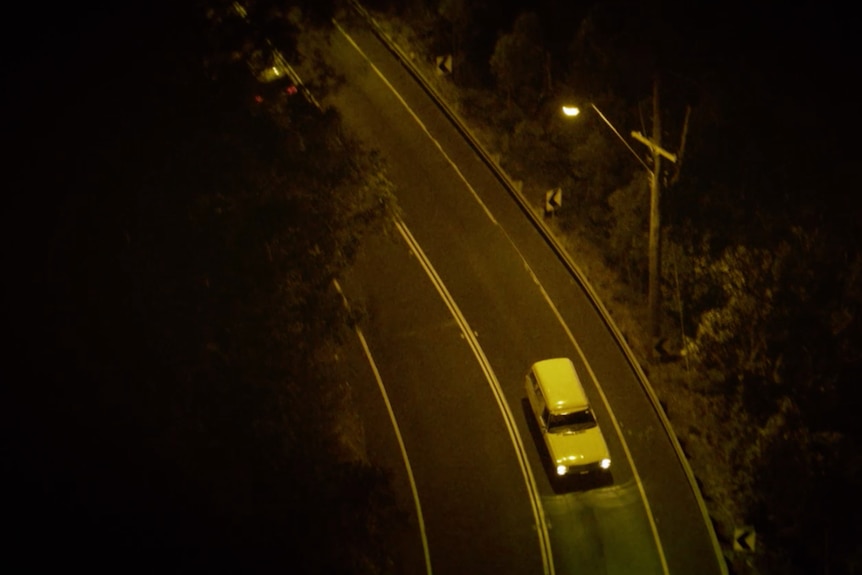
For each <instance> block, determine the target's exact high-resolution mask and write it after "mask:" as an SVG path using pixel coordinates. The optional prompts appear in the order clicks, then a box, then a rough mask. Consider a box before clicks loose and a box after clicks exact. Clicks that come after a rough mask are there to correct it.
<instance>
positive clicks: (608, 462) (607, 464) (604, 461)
mask: <svg viewBox="0 0 862 575" xmlns="http://www.w3.org/2000/svg"><path fill="white" fill-rule="evenodd" d="M600 465H601V466H602V469H607V468H609V467H610V466H611V460H610V459H608V458H607V457H605V458H604V459H602V462H601V464H600Z"/></svg>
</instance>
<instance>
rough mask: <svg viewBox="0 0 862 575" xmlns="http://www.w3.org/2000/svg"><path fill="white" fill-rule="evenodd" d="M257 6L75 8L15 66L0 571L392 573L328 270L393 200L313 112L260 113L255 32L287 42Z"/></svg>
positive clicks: (383, 505) (382, 480) (334, 122)
mask: <svg viewBox="0 0 862 575" xmlns="http://www.w3.org/2000/svg"><path fill="white" fill-rule="evenodd" d="M273 4H274V3H269V4H268V5H265V4H264V3H260V4H259V5H258V6H256V7H252V6H250V7H249V8H250V9H249V17H248V19H247V20H240V19H238V18H237V17H236V15H235V14H233V13H231V12H230V5H231V4H230V3H227V2H225V3H222V4H219V3H213V4H211V5H210V6H202V5H198V6H194V5H182V6H180V5H176V6H174V5H170V6H167V5H158V3H156V5H152V6H149V7H148V8H146V9H142V10H141V11H139V12H138V13H135V14H131V13H130V12H125V13H122V14H121V13H117V12H112V11H109V12H104V13H102V12H97V11H91V12H88V13H87V14H86V16H87V18H80V17H79V18H76V19H73V20H72V21H73V22H74V23H75V26H71V27H68V28H64V27H61V26H59V25H57V26H56V27H55V28H54V29H53V30H52V32H61V35H60V37H54V38H53V41H54V42H56V43H57V45H58V46H57V48H58V49H59V48H60V47H62V48H63V49H64V52H63V55H64V58H65V61H64V62H55V70H56V73H55V74H54V75H53V76H52V77H44V76H40V75H39V73H38V72H35V71H33V70H36V69H37V68H39V65H44V64H46V62H44V61H41V60H39V59H38V58H35V59H34V61H33V66H34V68H33V70H31V73H30V74H25V75H23V76H22V79H21V82H29V89H28V90H26V93H27V97H26V98H23V97H22V98H21V99H20V100H16V104H17V105H18V106H19V108H18V110H19V111H21V112H22V113H21V114H19V115H18V119H17V120H16V122H15V125H14V126H13V127H14V130H12V131H11V132H10V133H12V134H14V136H15V138H17V141H16V142H15V143H14V149H15V150H17V152H16V154H15V158H16V160H17V162H16V165H14V166H10V171H9V172H8V174H9V177H10V180H11V182H12V186H11V187H12V189H13V190H14V194H15V195H14V198H13V199H12V203H13V205H14V207H15V210H14V212H15V218H16V220H17V221H16V222H14V225H13V222H8V223H9V226H7V228H6V230H7V232H11V231H13V230H14V232H15V234H18V235H17V236H16V235H14V234H10V235H9V236H8V237H4V244H5V245H4V254H6V255H7V257H6V258H5V261H6V262H7V265H9V266H10V269H11V270H12V272H11V273H10V275H8V276H7V277H8V278H9V279H10V281H14V283H15V284H16V285H15V286H14V288H15V289H13V290H12V293H13V294H14V299H12V298H11V297H10V300H9V301H10V302H12V301H14V302H15V304H14V307H15V308H17V309H15V310H14V313H7V315H8V316H9V319H10V320H11V321H9V322H8V326H9V329H11V330H12V332H13V333H14V334H15V335H14V337H15V339H16V342H15V346H14V354H13V355H14V356H15V357H14V359H15V360H16V361H14V362H13V364H12V365H13V366H14V367H11V368H10V371H9V372H7V373H6V375H4V388H5V389H4V397H3V402H2V407H3V413H2V418H3V422H4V431H6V433H4V444H3V446H4V449H3V458H2V459H3V465H4V476H5V479H7V481H8V483H7V488H6V490H4V491H5V493H4V501H5V503H4V523H5V524H6V527H7V528H6V529H4V532H5V533H6V534H7V540H6V545H4V549H6V551H4V557H3V559H2V560H0V561H2V564H3V565H4V566H5V567H6V570H7V571H10V572H11V571H24V572H35V571H48V570H53V569H54V568H56V567H57V566H60V565H63V566H64V567H72V568H83V569H85V570H87V571H89V572H154V571H159V572H188V571H192V572H209V573H216V572H251V573H255V572H301V573H327V574H330V573H348V572H349V573H377V572H381V571H385V570H388V569H389V568H390V567H391V565H390V559H389V553H390V550H389V549H388V548H387V541H388V536H389V533H391V530H392V529H394V528H398V526H399V525H400V523H399V522H400V515H399V512H398V511H397V510H396V509H395V507H394V503H393V501H392V497H391V494H390V491H389V483H388V478H387V477H386V475H385V474H384V473H383V472H382V470H380V469H378V468H375V467H373V466H371V465H370V464H368V463H367V462H365V461H364V459H363V457H362V454H361V453H355V452H352V451H351V450H350V449H349V447H348V446H346V445H345V438H344V437H343V436H342V435H341V434H343V433H344V432H343V430H342V426H340V425H339V418H343V417H344V416H345V415H346V414H348V412H349V409H350V406H349V404H346V403H345V393H344V391H345V390H344V387H343V379H342V375H341V374H339V372H338V370H337V365H336V363H335V362H334V361H333V359H332V358H333V357H334V356H335V351H337V346H338V344H339V340H340V338H341V337H342V336H343V335H344V333H345V332H344V329H345V327H346V326H347V325H348V323H349V320H350V318H349V317H347V313H346V312H345V310H344V308H343V306H342V303H341V299H340V297H339V296H338V294H337V293H335V291H334V289H333V284H332V280H333V279H334V278H336V277H337V276H338V275H339V274H340V273H341V272H342V271H343V270H344V269H345V267H346V266H347V265H348V264H349V263H350V261H351V259H352V258H353V256H354V255H355V253H356V251H357V249H358V247H359V245H360V242H361V240H362V236H363V235H364V234H366V233H368V232H370V231H372V230H375V229H379V228H380V227H381V226H382V225H384V224H385V222H386V221H387V220H389V219H391V217H392V210H393V209H394V208H393V205H394V204H393V196H392V194H391V186H390V184H389V183H388V181H387V179H386V177H385V172H384V168H383V166H382V165H381V163H380V161H379V160H378V159H377V158H376V156H375V155H374V154H372V153H370V152H368V151H366V150H363V149H362V148H361V147H359V146H358V145H357V144H356V143H355V142H353V141H351V140H350V138H349V137H347V136H346V135H345V134H344V133H342V130H341V128H340V121H339V118H338V116H337V115H336V114H335V113H334V112H332V111H328V110H326V111H321V110H319V109H317V108H316V107H315V106H313V105H311V104H310V103H309V102H308V101H306V100H305V99H304V98H303V97H302V95H301V94H294V95H292V96H291V95H287V94H286V93H285V92H283V91H278V90H275V91H270V92H267V93H266V97H265V98H262V99H261V98H256V96H259V95H260V94H262V93H263V92H262V91H261V90H262V89H263V88H265V86H262V85H261V84H260V83H259V82H258V81H257V80H256V79H255V77H254V75H253V73H252V72H253V70H252V69H250V67H249V66H248V62H250V61H251V60H252V57H253V56H262V57H263V58H264V59H266V58H268V57H269V54H268V46H267V44H266V42H264V41H263V40H264V39H266V38H268V37H269V33H268V30H269V29H270V28H272V27H273V21H274V20H275V19H280V20H281V21H282V22H283V24H284V25H283V26H282V27H281V28H280V30H281V31H282V33H284V34H286V35H285V36H284V37H283V38H282V41H283V42H286V43H287V44H288V45H287V46H286V47H285V52H286V53H290V37H289V34H287V33H285V32H284V31H285V30H287V31H288V32H289V31H290V30H291V29H292V28H291V26H289V25H288V22H287V20H286V17H285V15H284V13H281V12H276V13H274V12H272V11H271V10H269V9H264V8H267V7H271V6H272V5H273ZM206 8H209V10H206ZM282 8H285V7H284V6H282ZM294 14H296V13H294ZM120 16H126V18H125V19H122V18H119V17H120ZM131 17H134V21H133V25H131V26H130V25H129V23H130V21H131V20H130V18H131ZM273 42H275V41H273ZM54 55H55V54H53V53H52V54H50V56H51V57H53V56H54ZM45 56H49V54H47V53H46V54H45ZM42 69H44V68H42ZM56 86H62V90H56V89H53V90H52V89H51V88H52V87H56ZM22 92H24V90H22ZM19 288H20V289H19ZM10 311H11V310H10ZM11 373H14V374H15V375H14V377H13V376H12V375H11ZM339 430H342V431H339Z"/></svg>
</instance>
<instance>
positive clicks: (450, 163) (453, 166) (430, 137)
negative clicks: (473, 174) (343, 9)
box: [332, 20, 499, 226]
mask: <svg viewBox="0 0 862 575" xmlns="http://www.w3.org/2000/svg"><path fill="white" fill-rule="evenodd" d="M332 23H333V24H334V25H335V27H336V28H337V29H338V31H339V32H341V35H342V36H344V37H345V38H346V39H347V41H348V42H350V44H351V45H352V46H353V48H354V49H355V50H356V51H357V52H359V54H360V55H361V56H362V57H363V58H364V59H365V61H366V62H368V65H369V66H371V69H372V70H374V73H375V74H377V76H378V77H379V78H380V80H381V81H382V82H383V83H384V84H386V87H387V88H389V91H391V92H392V93H393V94H394V95H395V97H396V98H398V101H399V102H401V105H402V106H404V109H405V110H407V113H408V114H410V115H411V116H412V117H413V119H414V120H415V121H416V123H417V124H419V127H420V128H422V131H423V132H425V135H426V136H428V139H429V140H431V141H432V142H434V145H435V146H437V149H438V150H439V151H440V154H441V155H442V156H443V157H444V158H445V159H446V161H447V162H449V165H450V166H452V169H453V170H455V173H456V174H458V177H459V178H460V179H461V181H462V182H464V185H465V186H467V189H468V190H470V193H471V194H473V197H474V198H475V199H476V201H477V202H478V203H479V205H480V206H482V209H483V210H485V215H486V216H488V219H490V220H491V221H492V222H493V223H494V225H496V226H499V224H498V223H497V220H496V219H495V218H494V214H492V213H491V210H489V209H488V206H486V205H485V202H483V201H482V198H480V197H479V194H478V193H476V190H474V189H473V186H471V185H470V182H468V181H467V178H466V177H464V174H462V173H461V170H460V169H459V168H458V165H457V164H456V163H455V162H453V161H452V158H450V157H449V156H448V155H447V154H446V152H445V151H444V150H443V146H441V145H440V142H438V141H437V140H435V139H434V136H432V135H431V132H429V131H428V128H426V127H425V124H424V123H422V120H420V119H419V116H417V115H416V114H415V113H413V110H412V109H410V106H408V105H407V102H405V101H404V98H402V97H401V94H399V93H398V92H397V91H396V90H395V88H394V87H393V86H392V84H390V83H389V80H387V79H386V78H385V77H384V76H383V74H382V73H381V72H380V70H378V69H377V66H375V65H374V63H373V62H372V61H371V60H370V59H369V58H368V56H366V55H365V52H363V51H362V48H360V47H359V46H357V44H356V42H354V41H353V38H351V37H350V36H349V35H348V34H347V32H345V31H344V29H343V28H342V27H341V26H340V25H339V24H338V22H336V21H335V20H333V21H332Z"/></svg>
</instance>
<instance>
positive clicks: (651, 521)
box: [333, 20, 669, 575]
mask: <svg viewBox="0 0 862 575" xmlns="http://www.w3.org/2000/svg"><path fill="white" fill-rule="evenodd" d="M333 24H335V27H336V28H337V29H338V31H339V32H340V33H341V34H342V35H343V36H344V37H345V38H346V39H347V41H348V42H350V44H351V45H353V47H354V48H355V49H356V51H357V52H359V54H360V55H362V57H363V58H364V59H365V61H366V62H368V64H369V66H370V67H371V69H372V70H374V72H375V74H377V76H378V77H379V78H380V79H381V81H382V82H383V83H384V84H386V86H387V87H388V88H389V90H390V91H391V92H392V93H393V94H394V95H395V97H396V98H398V100H399V101H400V102H401V104H402V105H403V106H404V108H405V109H406V110H407V112H408V113H409V114H410V115H411V116H412V117H413V119H414V120H415V121H416V123H417V124H419V126H420V127H421V129H422V131H424V132H425V133H426V135H427V136H428V138H430V139H431V141H432V142H434V144H435V145H436V146H437V148H438V149H439V150H440V153H441V154H442V155H443V157H444V158H446V161H447V162H449V164H450V165H451V166H452V168H453V169H454V170H455V172H456V173H457V174H458V177H460V178H461V180H462V181H463V182H464V184H465V185H466V186H467V188H468V189H469V190H470V192H471V193H472V194H473V197H474V198H475V199H476V201H477V202H478V203H479V205H480V206H481V207H482V209H483V210H484V211H485V213H486V214H487V216H488V218H489V219H490V220H491V221H492V222H493V223H494V224H495V225H497V227H500V228H501V229H502V227H501V226H500V225H499V224H498V223H497V220H496V218H494V215H493V214H492V213H491V211H490V210H489V209H488V207H487V206H486V205H485V203H484V202H483V201H482V199H481V198H480V197H479V195H478V194H477V193H476V191H475V190H474V189H473V186H471V185H470V183H469V182H468V181H467V179H466V178H465V177H464V175H463V174H462V173H461V171H460V170H459V169H458V166H457V165H456V164H455V163H454V162H453V161H452V159H451V158H450V157H449V156H448V155H447V154H446V152H445V151H444V150H443V147H442V146H441V145H440V143H439V142H438V141H437V140H435V139H434V137H433V136H431V134H430V132H428V129H427V128H426V127H425V124H424V123H423V122H422V120H420V119H419V118H418V117H417V116H416V114H415V113H414V112H413V110H412V109H411V108H410V107H409V106H408V105H407V102H405V101H404V99H403V98H402V97H401V95H400V94H399V93H398V92H397V91H396V90H395V88H394V87H393V86H392V84H390V83H389V81H388V80H387V79H386V78H385V77H384V76H383V74H382V73H381V72H380V70H379V69H378V68H377V67H376V66H375V65H374V63H373V62H371V60H370V59H369V58H368V56H366V54H365V52H363V51H362V49H361V48H360V47H359V46H358V45H357V44H356V42H354V40H353V38H351V37H350V36H349V35H348V34H347V32H345V31H344V29H343V28H342V27H341V26H340V25H339V24H338V22H336V21H335V20H333ZM503 233H504V234H505V235H506V237H508V234H507V233H506V232H505V230H503ZM509 243H511V244H512V246H513V247H515V249H516V250H517V251H518V253H519V255H521V254H520V250H518V249H517V246H515V244H514V242H513V241H512V240H511V238H509ZM521 259H522V260H523V261H524V263H525V264H526V265H527V269H528V271H529V272H530V274H531V275H532V277H533V280H534V281H535V283H536V285H538V286H539V289H540V290H541V292H542V296H543V297H544V298H545V300H546V301H547V302H548V305H549V306H550V307H551V310H552V311H553V312H554V315H555V316H556V317H557V320H558V321H559V322H560V325H562V326H563V329H564V330H565V331H566V334H567V336H568V337H569V340H570V341H571V342H572V344H573V345H574V347H575V349H576V351H577V352H578V355H579V356H580V357H581V360H582V361H583V362H584V365H585V366H586V367H587V371H588V372H589V374H590V377H591V378H592V379H593V382H594V383H595V384H596V389H598V390H599V395H601V397H602V402H603V403H604V404H605V407H606V408H607V410H608V414H609V415H610V417H611V421H612V422H613V425H614V428H615V429H616V431H617V435H618V436H619V438H620V443H621V444H622V446H623V450H624V451H625V454H626V459H628V461H629V464H630V465H631V468H632V474H633V475H634V478H635V483H636V484H637V486H638V491H639V492H640V494H641V500H642V501H643V504H644V509H645V511H646V514H647V519H648V521H649V524H650V529H651V530H652V533H653V539H654V540H655V543H656V548H657V551H658V554H659V560H660V561H661V565H662V570H663V572H664V573H665V574H666V575H667V574H669V571H668V566H667V559H666V558H665V555H664V548H663V547H662V544H661V538H660V537H659V534H658V527H657V526H656V523H655V517H654V516H653V513H652V509H651V507H650V504H649V501H648V500H647V497H646V491H645V490H644V487H643V482H642V481H641V478H640V475H639V474H638V472H637V467H636V466H635V463H634V459H633V458H632V455H631V451H630V450H629V447H628V444H627V443H626V440H625V436H624V435H623V432H622V428H621V427H620V424H619V422H618V421H617V418H616V416H615V415H614V413H613V410H612V409H611V406H610V403H609V402H608V398H607V396H606V395H605V392H604V391H603V390H602V388H601V385H600V384H599V381H598V378H596V374H595V372H593V369H592V368H591V367H590V364H589V363H588V362H587V359H586V356H585V355H584V352H583V350H581V347H580V346H579V345H578V343H577V341H576V340H575V337H574V335H572V332H571V331H570V330H569V327H568V325H566V323H565V321H564V320H563V317H562V316H561V315H560V312H559V310H558V309H557V307H556V305H554V303H553V302H552V301H551V298H550V297H549V296H548V294H547V292H546V291H545V289H544V287H542V285H541V284H540V283H539V280H538V278H537V277H536V275H535V274H534V273H533V271H532V269H531V268H530V267H529V264H527V261H526V259H524V257H523V255H521ZM429 265H430V264H429ZM453 303H454V302H453ZM469 337H472V332H470V333H469V334H468V338H469ZM477 345H478V343H477ZM480 352H481V350H480ZM483 357H484V354H483ZM489 369H490V366H489ZM492 375H493V374H492ZM494 382H495V384H496V385H498V386H499V384H498V383H497V382H496V379H495V380H494ZM501 393H502V391H501ZM506 409H507V410H508V405H506ZM509 415H510V416H511V414H509ZM515 433H516V435H517V431H516V432H515ZM518 442H519V443H520V442H521V439H520V436H518ZM522 448H523V446H522ZM531 479H532V474H531ZM533 486H534V488H535V483H534V484H533ZM540 509H541V505H540ZM542 525H543V527H544V517H543V521H542ZM545 529H546V528H545ZM546 533H547V531H546ZM548 552H549V553H550V544H549V549H548ZM551 569H552V570H553V562H551Z"/></svg>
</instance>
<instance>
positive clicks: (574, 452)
mask: <svg viewBox="0 0 862 575" xmlns="http://www.w3.org/2000/svg"><path fill="white" fill-rule="evenodd" d="M545 438H546V440H547V443H548V451H550V453H551V459H552V460H553V462H554V465H555V466H556V465H565V466H567V467H571V466H579V465H589V464H591V463H598V462H600V461H601V460H602V459H605V458H608V459H609V458H610V454H609V453H608V446H607V445H606V444H605V438H604V437H603V436H602V431H601V429H599V427H598V426H596V427H593V428H591V429H587V430H585V431H576V432H563V433H547V434H545Z"/></svg>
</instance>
